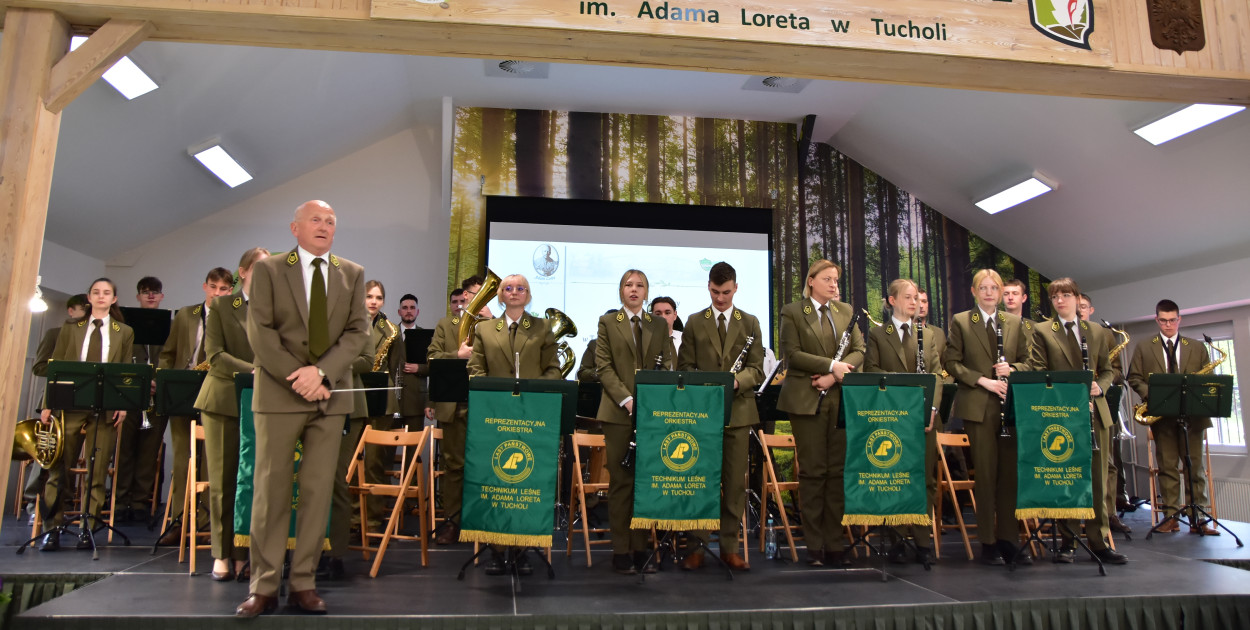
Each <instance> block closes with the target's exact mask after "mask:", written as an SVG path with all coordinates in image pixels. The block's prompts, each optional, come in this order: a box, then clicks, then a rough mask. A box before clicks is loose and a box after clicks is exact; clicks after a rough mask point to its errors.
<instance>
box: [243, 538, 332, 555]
mask: <svg viewBox="0 0 1250 630" xmlns="http://www.w3.org/2000/svg"><path fill="white" fill-rule="evenodd" d="M234 546H235V547H249V548H250V547H251V546H252V537H251V536H250V535H248V534H235V535H234ZM286 548H287V549H290V550H292V551H294V550H295V539H294V538H287V539H286ZM321 550H322V551H329V550H330V539H329V538H326V539H324V540H322V541H321Z"/></svg>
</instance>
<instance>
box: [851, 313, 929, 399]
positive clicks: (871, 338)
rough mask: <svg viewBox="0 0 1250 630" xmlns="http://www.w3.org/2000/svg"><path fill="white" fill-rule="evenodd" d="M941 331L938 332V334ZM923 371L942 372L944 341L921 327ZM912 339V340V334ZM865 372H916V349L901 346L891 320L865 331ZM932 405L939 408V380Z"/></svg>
mask: <svg viewBox="0 0 1250 630" xmlns="http://www.w3.org/2000/svg"><path fill="white" fill-rule="evenodd" d="M939 332H940V331H939ZM923 337H924V368H925V371H926V372H927V373H929V374H934V375H936V374H940V373H941V372H942V353H941V350H940V348H941V345H942V344H943V342H944V341H945V340H944V339H940V338H938V337H937V335H934V334H933V327H932V326H925V327H924V333H923ZM912 339H915V336H914V335H913V337H912ZM864 371H865V372H887V373H890V372H892V373H900V372H906V373H914V372H915V371H916V353H915V348H911V349H910V350H909V349H908V348H904V347H903V340H901V339H899V337H898V329H897V328H895V327H894V322H893V321H888V322H886V323H885V325H884V326H876V327H873V328H872V329H871V330H869V331H868V353H867V355H866V356H865V358H864ZM933 406H934V407H935V408H938V409H941V408H942V383H941V382H940V379H938V382H937V383H936V386H935V388H934V390H933ZM926 424H927V423H926Z"/></svg>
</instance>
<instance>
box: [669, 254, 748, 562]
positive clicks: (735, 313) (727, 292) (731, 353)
mask: <svg viewBox="0 0 1250 630" xmlns="http://www.w3.org/2000/svg"><path fill="white" fill-rule="evenodd" d="M707 288H708V293H709V294H710V295H711V298H712V305H711V306H709V307H707V308H706V309H704V310H702V311H699V312H697V313H695V314H694V315H691V316H690V317H689V318H688V319H687V320H686V327H685V330H683V331H682V337H681V351H680V352H679V353H678V355H677V369H679V370H683V371H688V370H701V371H705V372H729V371H731V369H732V368H733V365H734V363H735V361H737V359H738V356H739V355H740V354H742V350H743V348H744V347H746V344H747V337H752V338H753V339H754V341H753V342H752V343H751V346H750V348H749V349H748V350H747V354H746V356H745V357H744V358H743V360H742V369H741V371H739V372H738V373H737V374H735V375H734V389H735V391H734V399H733V407H732V408H731V411H730V419H729V426H727V427H725V433H724V440H723V449H722V451H721V458H722V462H721V508H720V552H721V554H720V555H721V559H722V560H724V561H725V564H726V565H728V566H729V568H730V569H733V570H735V571H749V570H750V569H751V566H750V565H749V564H747V562H746V560H745V559H743V557H742V554H740V553H738V526H739V523H740V522H741V521H742V512H743V511H744V510H746V470H747V444H748V443H749V441H750V435H751V427H752V426H753V425H756V424H759V422H760V416H759V411H758V410H757V409H756V407H755V389H756V388H757V387H759V386H760V383H762V382H763V381H764V338H763V336H762V335H761V333H760V321H759V320H758V319H756V318H755V316H754V315H749V314H747V313H745V312H743V311H741V310H739V309H737V308H735V307H734V303H733V300H734V294H735V293H737V292H738V272H737V271H735V270H734V268H733V267H732V266H730V265H729V263H725V262H718V263H716V264H715V265H712V268H711V269H710V270H709V271H708V281H707ZM697 535H698V536H699V537H700V538H701V539H703V541H704V542H705V543H706V542H707V538H708V532H698V533H697ZM702 564H703V555H702V552H701V551H700V552H698V553H694V554H691V555H689V556H687V557H686V559H685V561H684V562H683V563H682V568H683V569H697V568H698V567H699V566H701V565H702Z"/></svg>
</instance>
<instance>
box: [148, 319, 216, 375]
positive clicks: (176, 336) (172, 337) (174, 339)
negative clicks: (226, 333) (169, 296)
mask: <svg viewBox="0 0 1250 630" xmlns="http://www.w3.org/2000/svg"><path fill="white" fill-rule="evenodd" d="M203 310H204V305H203V304H192V305H190V306H184V307H182V308H180V309H178V312H177V313H174V323H173V324H172V325H171V326H170V328H169V339H168V340H167V341H165V345H164V346H163V347H162V348H161V359H160V363H159V365H158V366H157V367H159V368H160V369H162V370H185V369H187V368H188V367H194V363H193V361H192V360H193V359H194V358H195V357H193V356H191V353H193V352H195V336H196V333H198V332H199V330H200V312H201V311H203ZM210 312H211V309H210ZM204 327H205V333H204V336H205V337H207V336H208V332H207V328H208V321H207V319H205V322H204ZM204 354H205V356H207V354H208V348H207V347H205V349H204Z"/></svg>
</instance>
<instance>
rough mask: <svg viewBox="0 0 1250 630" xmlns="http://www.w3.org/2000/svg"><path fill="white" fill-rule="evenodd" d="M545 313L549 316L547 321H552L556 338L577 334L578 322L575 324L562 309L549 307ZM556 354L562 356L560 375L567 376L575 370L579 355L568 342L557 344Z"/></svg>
mask: <svg viewBox="0 0 1250 630" xmlns="http://www.w3.org/2000/svg"><path fill="white" fill-rule="evenodd" d="M543 314H544V315H546V316H547V321H549V322H550V323H551V334H552V335H554V336H555V338H556V339H559V338H561V337H576V336H577V324H574V323H573V320H572V319H570V318H569V316H568V315H565V314H564V312H563V311H561V310H560V309H558V308H554V307H553V308H549V309H547V310H546V311H544V313H543ZM556 354H557V355H558V356H559V357H560V376H561V377H562V378H567V377H568V375H569V372H572V371H573V363H574V362H575V361H576V360H577V357H576V356H574V354H573V348H571V347H569V344H568V342H565V341H561V342H560V344H559V345H557V346H556Z"/></svg>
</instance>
